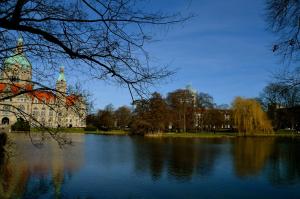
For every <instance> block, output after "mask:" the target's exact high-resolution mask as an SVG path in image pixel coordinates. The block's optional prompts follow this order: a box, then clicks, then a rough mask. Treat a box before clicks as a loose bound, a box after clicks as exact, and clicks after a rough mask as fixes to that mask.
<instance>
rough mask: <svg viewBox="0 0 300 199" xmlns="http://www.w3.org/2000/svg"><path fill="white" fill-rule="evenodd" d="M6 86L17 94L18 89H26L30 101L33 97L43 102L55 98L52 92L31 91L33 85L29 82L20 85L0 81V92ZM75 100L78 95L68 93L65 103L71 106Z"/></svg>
mask: <svg viewBox="0 0 300 199" xmlns="http://www.w3.org/2000/svg"><path fill="white" fill-rule="evenodd" d="M7 87H8V88H10V91H11V92H12V93H13V94H17V93H18V92H20V90H23V89H24V90H26V91H28V93H27V95H29V96H30V97H31V99H32V101H33V100H34V98H36V99H38V100H39V102H44V103H50V102H54V101H55V100H56V96H55V94H54V93H53V92H50V91H33V86H32V85H31V84H25V85H22V84H18V83H14V84H13V85H10V84H6V83H0V93H1V92H3V91H4V90H5V89H6V88H7ZM77 100H78V96H76V95H70V96H66V101H65V103H66V105H67V106H73V105H74V104H75V103H76V101H77Z"/></svg>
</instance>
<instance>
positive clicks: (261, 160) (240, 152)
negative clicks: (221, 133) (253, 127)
mask: <svg viewBox="0 0 300 199" xmlns="http://www.w3.org/2000/svg"><path fill="white" fill-rule="evenodd" d="M274 143H275V138H273V137H271V138H268V137H267V138H254V137H250V138H243V137H242V138H236V139H235V140H234V141H233V144H232V148H233V149H232V153H233V162H234V170H235V173H236V175H237V176H240V177H246V176H253V175H258V174H259V173H260V172H261V170H262V169H263V167H264V166H265V164H266V161H267V160H268V158H269V157H270V155H271V154H272V153H273V152H274Z"/></svg>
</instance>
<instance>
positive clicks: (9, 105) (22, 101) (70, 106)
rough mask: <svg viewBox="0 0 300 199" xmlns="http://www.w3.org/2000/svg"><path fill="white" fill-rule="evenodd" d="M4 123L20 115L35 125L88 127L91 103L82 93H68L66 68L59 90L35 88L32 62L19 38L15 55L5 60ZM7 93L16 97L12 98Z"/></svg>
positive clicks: (0, 111) (0, 87) (0, 107)
mask: <svg viewBox="0 0 300 199" xmlns="http://www.w3.org/2000/svg"><path fill="white" fill-rule="evenodd" d="M1 69H2V71H1V80H0V97H1V98H2V99H3V98H4V100H3V101H2V102H1V104H0V124H1V125H2V126H7V125H12V124H14V123H15V122H16V121H17V119H18V118H22V119H25V120H27V121H29V122H30V123H31V125H32V126H41V125H44V126H46V127H85V126H86V122H85V117H86V111H87V106H86V103H85V100H84V99H83V97H82V96H80V95H74V94H73V95H67V93H66V91H67V81H66V79H65V75H64V69H63V68H61V69H60V73H59V75H58V79H57V81H56V91H55V92H54V91H53V92H52V91H43V90H38V89H35V87H36V85H34V84H33V82H32V65H31V63H30V61H29V60H28V59H27V57H26V55H25V53H24V52H23V39H22V38H19V39H18V42H17V47H16V50H15V53H14V54H13V56H11V57H9V58H7V59H6V60H4V64H3V65H2V67H1ZM6 96H14V97H8V98H7V99H5V97H6Z"/></svg>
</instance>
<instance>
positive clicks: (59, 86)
mask: <svg viewBox="0 0 300 199" xmlns="http://www.w3.org/2000/svg"><path fill="white" fill-rule="evenodd" d="M56 90H57V91H58V92H59V93H61V94H66V92H67V82H66V79H65V73H64V68H63V67H61V68H60V71H59V76H58V78H57V81H56Z"/></svg>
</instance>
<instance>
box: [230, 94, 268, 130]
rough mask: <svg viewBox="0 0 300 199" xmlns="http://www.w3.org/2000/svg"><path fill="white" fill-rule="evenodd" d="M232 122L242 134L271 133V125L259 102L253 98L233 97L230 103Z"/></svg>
mask: <svg viewBox="0 0 300 199" xmlns="http://www.w3.org/2000/svg"><path fill="white" fill-rule="evenodd" d="M232 111H233V118H234V124H235V126H236V128H237V130H238V131H239V132H240V133H244V135H249V134H257V133H272V132H273V129H272V125H271V122H270V121H269V119H268V117H267V115H266V113H265V112H264V111H263V110H262V108H261V106H260V104H259V103H258V102H257V101H256V100H254V99H244V98H241V97H237V98H235V100H234V101H233V104H232Z"/></svg>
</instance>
